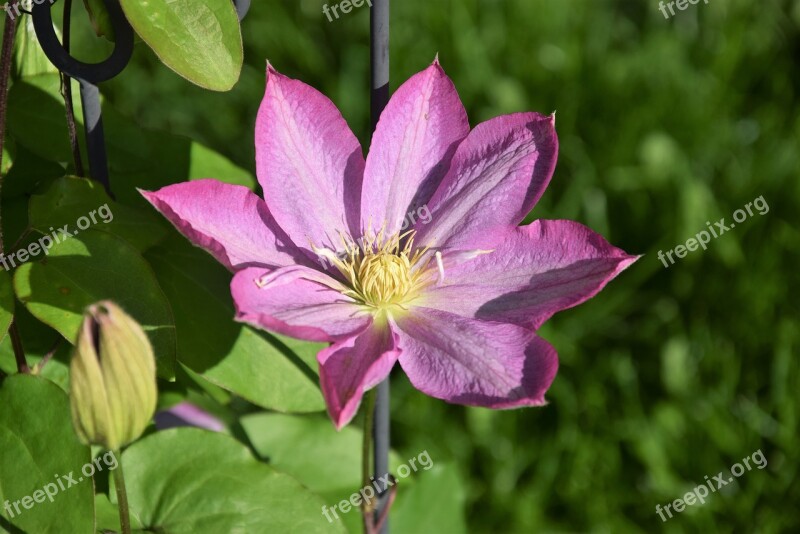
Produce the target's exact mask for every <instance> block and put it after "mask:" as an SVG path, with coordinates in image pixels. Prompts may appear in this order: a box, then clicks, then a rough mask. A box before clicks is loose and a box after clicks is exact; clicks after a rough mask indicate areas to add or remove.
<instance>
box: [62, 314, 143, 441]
mask: <svg viewBox="0 0 800 534" xmlns="http://www.w3.org/2000/svg"><path fill="white" fill-rule="evenodd" d="M156 397H157V389H156V364H155V358H154V356H153V348H152V347H151V346H150V341H149V340H148V339H147V335H146V334H145V333H144V330H142V327H141V326H140V325H139V323H137V322H136V321H135V320H134V319H133V318H131V317H130V316H129V315H128V314H127V313H125V312H124V311H122V309H121V308H120V307H119V306H117V305H116V304H114V303H113V302H111V301H108V300H104V301H102V302H98V303H96V304H93V305H91V306H89V307H88V308H87V309H86V312H85V315H84V319H83V323H82V324H81V329H80V332H78V341H77V343H76V344H75V349H74V352H73V356H72V363H71V365H70V403H71V406H72V424H73V426H74V427H75V431H76V432H77V434H78V437H79V438H80V440H81V441H82V442H83V443H86V444H92V445H100V446H103V447H105V448H107V449H111V450H116V449H119V448H120V447H122V446H123V445H125V444H127V443H130V442H131V441H133V440H135V439H136V438H138V437H139V436H140V435H141V434H142V432H143V431H144V429H145V427H146V426H147V424H148V423H149V422H150V420H151V419H152V417H153V413H154V412H155V409H156Z"/></svg>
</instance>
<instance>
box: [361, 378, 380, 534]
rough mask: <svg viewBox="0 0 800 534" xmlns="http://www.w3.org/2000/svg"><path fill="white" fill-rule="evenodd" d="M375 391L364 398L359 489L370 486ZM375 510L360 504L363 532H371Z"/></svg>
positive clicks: (370, 503) (367, 505) (369, 392)
mask: <svg viewBox="0 0 800 534" xmlns="http://www.w3.org/2000/svg"><path fill="white" fill-rule="evenodd" d="M376 398H377V390H376V389H371V390H369V391H368V392H367V393H366V394H365V396H364V438H363V441H362V447H361V476H362V479H361V482H362V484H361V487H362V488H366V487H367V486H371V485H372V483H371V482H370V477H371V476H372V463H371V462H370V460H371V458H372V421H373V419H374V417H373V415H374V413H375V399H376ZM374 509H375V507H374V506H373V504H372V502H367V500H366V499H364V501H362V503H361V513H362V515H363V516H364V532H372V524H373V517H372V512H373V510H374Z"/></svg>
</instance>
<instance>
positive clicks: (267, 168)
mask: <svg viewBox="0 0 800 534" xmlns="http://www.w3.org/2000/svg"><path fill="white" fill-rule="evenodd" d="M256 170H257V173H258V181H259V183H260V184H261V186H262V187H263V188H264V199H265V200H266V202H267V205H268V206H269V208H270V211H271V212H272V214H273V216H274V217H275V220H276V221H278V224H280V226H281V228H283V229H284V230H285V231H286V233H287V234H289V236H290V237H291V238H292V240H293V241H294V242H295V243H296V244H297V246H299V247H301V248H305V249H310V247H309V241H311V242H313V243H314V245H316V246H318V247H321V246H326V247H329V248H331V247H333V245H335V244H337V245H338V244H339V237H338V235H339V234H338V232H345V233H349V234H351V235H360V234H357V233H356V232H355V231H356V230H358V226H359V214H360V199H361V180H362V177H363V173H364V157H363V155H362V153H361V145H360V144H359V143H358V140H357V139H356V137H355V135H353V132H351V131H350V128H348V126H347V123H345V121H344V118H343V117H342V114H341V113H339V110H338V109H336V106H334V105H333V103H332V102H331V101H330V100H328V98H326V97H325V96H324V95H322V94H321V93H319V92H318V91H317V90H316V89H314V88H312V87H310V86H308V85H306V84H304V83H302V82H299V81H297V80H292V79H290V78H287V77H286V76H283V75H282V74H279V73H278V72H277V71H275V69H273V68H272V67H271V66H270V67H269V68H268V79H267V90H266V94H265V95H264V100H263V101H262V102H261V108H260V109H259V111H258V118H257V121H256ZM333 248H335V247H333Z"/></svg>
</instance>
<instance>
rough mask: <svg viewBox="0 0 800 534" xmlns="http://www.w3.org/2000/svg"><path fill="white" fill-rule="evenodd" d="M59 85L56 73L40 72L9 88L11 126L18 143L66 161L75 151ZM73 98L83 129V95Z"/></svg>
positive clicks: (38, 154) (47, 155) (55, 158)
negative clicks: (72, 146)
mask: <svg viewBox="0 0 800 534" xmlns="http://www.w3.org/2000/svg"><path fill="white" fill-rule="evenodd" d="M60 87H61V79H60V78H59V76H58V75H57V74H39V75H37V76H29V77H26V78H25V79H24V80H21V81H17V82H15V83H14V85H13V86H11V89H10V90H9V92H8V130H9V132H10V133H11V134H12V135H13V136H14V137H15V138H16V139H17V142H18V143H19V144H21V145H23V146H25V147H26V148H27V149H28V150H30V151H31V152H33V153H34V154H36V155H37V156H39V157H42V158H44V159H47V160H51V161H62V162H63V161H72V151H71V149H70V146H69V136H68V135H67V118H66V114H65V111H64V99H63V98H62V97H61V94H60V93H59V88H60ZM74 102H75V120H76V122H78V123H79V124H78V131H79V132H80V131H83V127H82V126H81V124H80V121H81V117H83V111H82V108H81V105H80V99H79V98H75V99H74ZM78 137H79V139H82V137H83V136H82V135H79V136H78Z"/></svg>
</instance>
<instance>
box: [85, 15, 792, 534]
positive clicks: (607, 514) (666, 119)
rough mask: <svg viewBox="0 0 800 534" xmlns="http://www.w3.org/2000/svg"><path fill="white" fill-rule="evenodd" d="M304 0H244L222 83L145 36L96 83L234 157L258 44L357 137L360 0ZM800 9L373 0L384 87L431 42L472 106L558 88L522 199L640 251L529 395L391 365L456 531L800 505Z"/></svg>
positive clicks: (364, 93)
mask: <svg viewBox="0 0 800 534" xmlns="http://www.w3.org/2000/svg"><path fill="white" fill-rule="evenodd" d="M323 3H324V2H323V1H322V0H299V1H298V0H282V1H281V0H255V1H254V5H253V7H252V8H251V11H250V14H249V15H248V16H247V18H246V19H245V20H244V23H243V33H244V48H245V62H246V66H245V70H244V72H243V74H242V78H241V80H240V83H239V84H238V85H237V87H236V88H235V89H234V90H233V91H232V92H230V93H224V94H215V93H210V92H207V91H204V90H201V89H199V88H196V87H193V86H191V85H190V84H189V83H187V82H186V81H184V80H183V79H182V78H180V77H178V76H177V75H175V74H174V73H172V72H171V71H169V70H167V69H166V68H165V67H163V66H162V65H160V64H159V63H158V61H157V60H156V58H155V57H154V56H153V54H152V53H151V52H150V51H149V50H148V49H147V47H146V46H145V45H143V44H139V45H138V46H137V50H136V54H135V57H134V61H133V63H132V64H131V65H130V66H129V67H128V69H126V71H125V72H124V73H123V74H122V75H121V76H119V77H118V78H116V79H115V80H113V81H112V82H109V83H107V84H105V85H104V87H103V91H104V93H105V94H106V96H107V97H108V99H109V101H110V102H111V103H113V105H114V106H115V107H116V108H118V109H119V110H121V111H122V112H123V113H125V114H127V115H129V116H131V117H134V118H135V119H136V120H137V121H139V122H140V123H141V124H143V125H146V126H148V127H152V128H157V129H167V130H171V131H174V132H177V133H184V134H187V135H190V136H191V137H194V138H196V139H200V140H202V141H204V142H205V143H207V144H208V145H209V146H211V147H213V148H214V149H216V150H218V151H220V152H222V153H224V154H226V155H228V156H229V157H230V158H232V159H233V160H234V161H235V162H237V163H238V164H239V165H241V166H243V167H245V168H247V169H251V170H253V169H254V161H253V124H254V120H255V113H256V110H257V107H258V104H259V102H260V98H261V95H262V93H263V88H264V71H265V62H266V60H267V59H269V60H270V61H271V62H272V63H273V64H274V65H275V67H276V68H277V69H278V70H280V71H282V72H283V73H285V74H288V75H290V76H292V77H296V78H299V79H302V80H304V81H306V82H307V83H310V84H311V85H313V86H314V87H317V88H318V89H320V90H321V91H323V92H324V93H325V94H327V95H328V96H329V97H330V98H331V99H332V100H333V101H334V102H335V103H336V104H337V106H339V108H340V109H341V110H342V113H343V114H344V116H345V118H346V119H347V121H348V122H349V124H350V126H351V127H352V128H353V130H354V131H355V132H356V133H357V135H358V136H359V137H360V138H361V139H362V143H363V144H364V146H367V143H366V142H367V140H368V139H369V135H370V131H369V104H368V102H369V93H368V84H369V70H368V69H369V48H368V38H369V9H368V8H367V7H362V8H360V9H355V10H354V11H353V12H351V13H350V14H347V15H342V16H341V17H340V18H339V19H338V20H334V21H333V22H329V21H328V20H327V18H325V16H324V15H323V14H322V4H323ZM799 25H800V2H797V1H789V0H783V1H779V0H761V1H759V2H751V1H745V0H730V1H723V0H711V1H710V2H709V3H708V4H705V3H703V2H700V3H699V4H698V5H690V6H689V7H688V8H687V10H686V11H682V12H679V13H678V14H677V15H676V16H675V17H673V18H671V19H669V20H665V19H664V17H663V15H662V14H661V12H660V11H659V10H658V4H657V2H656V1H655V0H647V1H640V0H627V1H612V0H598V1H591V2H590V1H578V0H560V1H554V0H550V1H545V0H395V1H394V2H393V5H392V20H391V82H392V83H391V85H392V88H396V87H397V86H398V85H399V84H400V83H402V82H403V81H404V80H405V79H406V78H408V77H409V76H410V75H411V74H413V73H415V72H417V71H419V70H421V69H423V68H425V66H427V65H428V64H429V63H430V62H431V61H432V60H433V58H434V56H435V55H436V54H437V53H438V54H439V58H440V60H441V63H442V65H443V67H444V68H445V69H446V71H447V73H448V74H449V75H450V76H451V78H452V79H453V81H454V82H455V85H456V87H457V88H458V90H459V93H460V95H461V98H462V100H463V101H464V104H465V106H466V108H467V110H468V112H469V117H470V121H471V123H472V124H476V123H478V122H480V121H482V120H485V119H488V118H490V117H494V116H496V115H500V114H504V113H511V112H516V111H525V110H534V111H539V112H542V113H549V112H551V111H553V110H556V111H557V117H558V118H557V124H556V126H557V130H558V135H559V139H560V144H561V150H560V157H559V162H558V166H557V168H556V172H555V176H554V177H553V180H552V183H551V185H550V188H549V189H548V191H547V192H546V194H545V195H544V197H543V198H542V200H541V202H540V203H539V205H538V206H537V207H536V208H535V210H534V211H533V213H532V215H531V217H532V218H540V217H541V218H566V219H574V220H577V221H580V222H582V223H584V224H587V225H589V226H590V227H592V228H593V229H595V230H596V231H599V232H600V233H602V234H603V235H605V236H606V237H607V238H608V239H609V240H610V241H611V242H612V243H614V244H615V245H617V246H620V247H622V248H624V249H625V250H627V251H629V252H631V253H638V254H644V257H643V258H642V259H641V260H640V261H639V262H638V263H636V264H635V265H634V266H633V267H631V268H630V269H629V270H628V271H626V272H625V273H623V274H622V275H621V276H620V277H619V278H618V279H617V280H616V281H614V282H613V283H611V284H610V286H609V287H608V288H607V289H606V290H605V291H604V292H603V293H601V295H599V296H598V297H596V298H595V299H593V300H591V301H589V302H588V303H586V304H584V305H582V306H580V307H579V308H576V309H573V310H569V311H565V312H563V313H561V314H558V315H556V316H555V317H554V318H553V319H552V320H551V321H549V322H548V323H547V324H546V325H545V326H544V327H543V328H542V330H541V334H542V335H543V336H544V337H545V338H547V339H548V340H550V341H551V342H552V343H553V344H554V345H555V346H556V348H557V349H558V352H559V354H560V358H561V366H560V370H559V373H558V376H557V377H556V380H555V382H554V384H553V387H552V389H551V391H550V392H549V394H548V399H549V402H550V404H549V405H548V406H546V407H544V408H539V409H524V410H517V411H508V412H492V411H488V410H482V409H472V408H463V407H459V406H450V405H447V404H445V403H443V402H440V401H438V400H435V399H431V398H427V397H425V396H424V395H422V394H421V393H419V392H417V391H415V390H414V389H413V388H411V386H410V385H409V384H408V381H407V379H406V378H405V377H404V376H403V375H402V373H399V372H398V373H396V374H395V375H393V378H392V385H393V391H392V422H393V429H392V430H393V441H394V444H395V445H396V447H397V449H398V450H399V451H400V452H401V456H404V457H410V456H411V455H415V454H417V453H418V452H419V451H421V450H423V449H427V450H428V451H429V452H430V455H431V457H432V458H433V459H434V461H441V462H445V461H448V462H454V463H455V464H457V465H458V467H459V471H460V478H461V480H462V481H463V485H464V487H463V489H462V488H453V491H464V492H465V494H466V507H465V513H466V522H467V524H468V526H469V530H470V532H487V533H489V532H520V533H522V532H548V531H550V532H578V531H579V532H584V531H591V532H652V531H660V530H663V531H666V532H792V531H795V532H796V531H797V529H798V528H800V484H799V483H798V482H797V481H796V479H797V476H798V465H799V464H800V453H798V439H797V435H798V415H799V414H798V410H799V408H800V403H798V389H799V388H798V386H800V366H798V360H797V356H798V347H799V341H800V339H799V338H800V335H799V334H798V326H799V325H800V321H799V320H798V298H800V292H798V265H799V264H800V261H798V260H800V232H799V231H798V218H799V217H798V208H800V206H799V202H798V200H799V199H800V186H798V183H800V180H798V170H799V169H800V156H798V146H799V143H798V134H800V118H799V117H798V106H797V94H798V91H799V90H800V65H798V58H799V57H800V37H799V36H798V26H799ZM78 48H79V49H80V44H79V47H78ZM95 53H97V54H98V55H102V54H101V53H100V52H97V51H96V50H95ZM88 55H89V56H90V55H91V53H88ZM759 196H763V197H764V200H765V201H766V202H767V204H768V205H769V213H767V214H765V215H763V216H762V215H758V214H755V215H754V216H753V217H751V218H748V219H747V220H746V221H745V222H743V223H741V224H739V225H737V226H736V228H735V229H733V230H731V231H730V232H728V233H726V234H725V235H724V236H721V237H720V238H719V239H715V240H713V241H712V242H711V243H710V245H709V248H708V250H707V251H702V250H700V251H697V252H693V253H691V254H689V256H688V257H686V258H684V259H683V260H679V261H678V263H676V264H675V265H674V266H671V267H670V268H669V269H665V268H664V267H663V265H662V264H661V262H660V261H659V260H658V259H657V257H656V254H657V252H658V251H659V250H665V251H666V250H668V249H671V248H673V247H675V246H676V245H678V244H681V243H685V241H686V240H687V239H688V238H690V237H692V236H693V235H694V234H696V233H697V232H699V231H700V230H703V229H705V227H706V221H712V223H713V221H716V220H718V219H719V218H721V217H725V218H726V219H727V221H728V222H730V221H731V214H732V213H733V211H734V210H736V209H738V208H740V207H743V206H744V204H746V203H748V202H751V201H752V200H753V199H754V198H756V197H759ZM758 449H760V450H762V451H763V453H764V455H765V456H766V458H767V460H768V466H767V468H765V469H763V470H758V469H754V470H752V471H750V472H747V473H746V474H744V475H743V476H742V477H741V478H739V479H737V480H736V481H735V483H733V484H730V485H728V486H727V487H726V488H725V491H723V492H722V493H717V494H713V495H712V496H710V497H709V498H708V501H707V503H706V504H705V505H702V506H698V505H695V506H692V507H690V508H689V509H688V510H687V511H685V512H683V513H682V514H679V515H678V516H677V517H676V518H674V519H672V520H670V521H668V522H667V523H663V524H662V522H661V520H660V519H659V518H658V516H657V515H656V513H655V506H656V504H661V505H662V506H663V505H664V504H666V503H668V502H670V501H672V500H674V499H676V498H679V497H681V496H682V495H683V494H685V493H686V492H687V491H688V490H690V489H691V488H693V487H694V486H695V485H697V484H699V483H702V482H704V476H706V475H708V476H709V478H711V477H712V476H713V475H715V474H716V473H718V472H720V471H727V470H728V469H729V468H730V466H731V465H732V464H734V463H736V462H738V461H740V460H741V459H742V458H744V457H745V456H749V455H751V454H752V453H753V452H754V451H756V450H758ZM420 476H422V475H420ZM726 476H727V475H726Z"/></svg>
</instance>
